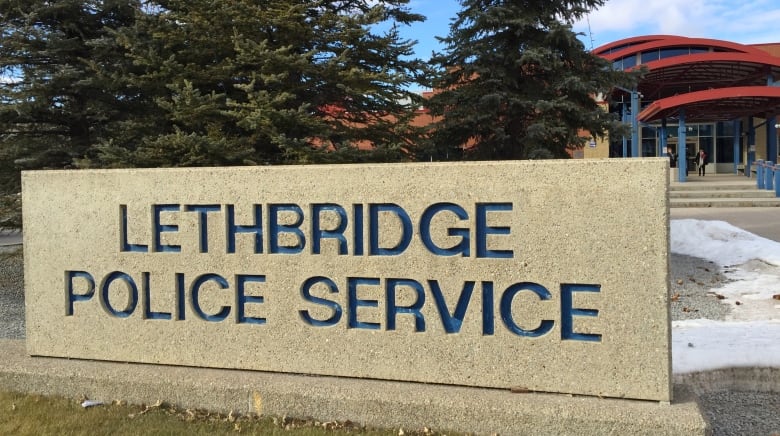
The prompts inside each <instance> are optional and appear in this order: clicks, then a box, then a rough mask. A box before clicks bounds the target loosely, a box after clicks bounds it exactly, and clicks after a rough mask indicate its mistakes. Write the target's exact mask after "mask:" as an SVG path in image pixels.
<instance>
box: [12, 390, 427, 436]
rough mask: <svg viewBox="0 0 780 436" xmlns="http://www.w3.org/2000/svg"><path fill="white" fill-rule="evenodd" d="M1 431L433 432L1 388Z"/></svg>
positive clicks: (94, 435)
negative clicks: (87, 403)
mask: <svg viewBox="0 0 780 436" xmlns="http://www.w3.org/2000/svg"><path fill="white" fill-rule="evenodd" d="M0 434H1V435H20V436H23V435H36V436H37V435H63V436H65V435H89V436H97V435H172V436H173V435H305V436H309V435H311V436H314V435H334V434H359V435H376V436H380V435H383V436H390V435H399V434H417V435H434V434H437V433H434V432H431V431H429V430H428V429H423V430H421V431H416V432H403V431H400V430H398V429H395V430H381V429H372V428H366V427H362V426H360V425H358V424H355V423H351V422H349V421H347V422H326V423H321V422H317V421H314V420H295V419H290V418H286V417H283V418H278V417H277V418H274V417H257V416H233V415H224V414H216V413H208V412H205V411H202V410H182V409H177V408H175V407H173V406H171V405H168V404H164V403H158V404H155V405H152V406H146V405H128V404H122V403H118V402H114V403H113V404H106V405H99V406H94V407H88V408H84V407H82V406H81V401H77V400H73V399H67V398H61V397H44V396H40V395H28V394H21V393H15V392H0Z"/></svg>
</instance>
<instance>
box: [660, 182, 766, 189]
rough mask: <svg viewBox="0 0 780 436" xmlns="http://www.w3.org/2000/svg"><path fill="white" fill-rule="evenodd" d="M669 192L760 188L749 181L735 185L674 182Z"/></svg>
mask: <svg viewBox="0 0 780 436" xmlns="http://www.w3.org/2000/svg"><path fill="white" fill-rule="evenodd" d="M669 190H670V191H757V190H758V188H757V185H756V181H755V180H748V181H745V182H734V183H717V182H712V183H710V182H695V183H679V182H672V183H670V184H669Z"/></svg>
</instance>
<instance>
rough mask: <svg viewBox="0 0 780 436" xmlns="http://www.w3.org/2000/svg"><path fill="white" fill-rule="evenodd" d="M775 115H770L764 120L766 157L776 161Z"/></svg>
mask: <svg viewBox="0 0 780 436" xmlns="http://www.w3.org/2000/svg"><path fill="white" fill-rule="evenodd" d="M775 124H777V117H776V116H774V115H772V116H771V117H769V118H767V120H766V158H767V159H772V160H773V161H777V127H775Z"/></svg>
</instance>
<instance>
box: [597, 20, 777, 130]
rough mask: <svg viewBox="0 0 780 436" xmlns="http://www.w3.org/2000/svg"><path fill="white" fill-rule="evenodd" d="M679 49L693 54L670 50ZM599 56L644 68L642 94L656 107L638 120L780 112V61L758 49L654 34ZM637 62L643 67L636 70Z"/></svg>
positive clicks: (694, 119) (609, 46) (712, 118)
mask: <svg viewBox="0 0 780 436" xmlns="http://www.w3.org/2000/svg"><path fill="white" fill-rule="evenodd" d="M675 48H691V49H693V50H687V51H686V50H681V51H680V52H679V53H676V52H672V53H668V52H667V53H665V52H664V49H675ZM594 53H595V54H598V55H600V56H601V57H603V58H604V59H607V60H611V61H619V60H620V59H630V58H631V57H633V59H632V60H631V62H630V63H628V64H626V63H624V65H631V67H630V68H628V69H638V68H642V69H643V70H644V74H643V75H642V77H641V78H640V80H639V83H638V85H637V91H638V92H639V93H640V94H641V96H642V97H641V98H642V100H643V101H651V102H652V103H651V104H650V105H649V106H647V108H645V110H643V111H642V112H641V113H640V114H639V115H638V117H637V118H638V119H639V120H640V121H643V122H649V121H655V120H659V119H662V118H676V117H678V116H679V114H680V110H681V109H683V108H684V109H685V114H686V119H687V120H689V121H691V122H712V121H726V120H734V119H737V118H740V117H744V116H752V115H758V116H767V114H770V115H774V114H775V113H778V112H780V86H771V85H773V84H780V57H777V56H772V55H771V54H769V53H768V52H767V51H765V50H761V49H759V48H757V47H755V46H749V45H744V44H738V43H735V42H729V41H722V40H717V39H709V38H688V37H684V36H673V35H649V36H637V37H633V38H626V39H622V40H619V41H615V42H612V43H610V44H607V45H604V46H602V47H599V48H597V49H596V50H594ZM664 55H666V56H664ZM662 57H663V58H662ZM643 59H644V63H641V61H642V60H643ZM634 63H636V64H640V65H639V66H633V64H634ZM614 92H615V94H622V93H625V92H626V91H625V90H620V89H616V90H615V91H614ZM623 101H625V97H623Z"/></svg>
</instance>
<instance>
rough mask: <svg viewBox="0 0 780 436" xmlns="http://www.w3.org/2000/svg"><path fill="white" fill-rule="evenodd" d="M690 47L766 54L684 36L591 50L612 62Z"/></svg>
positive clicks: (639, 39) (632, 40)
mask: <svg viewBox="0 0 780 436" xmlns="http://www.w3.org/2000/svg"><path fill="white" fill-rule="evenodd" d="M691 46H696V47H706V48H709V49H712V50H714V51H727V52H738V53H754V54H763V55H766V54H767V53H766V52H764V51H762V50H760V49H758V48H756V47H753V46H749V45H744V44H739V43H736V42H730V41H723V40H720V39H710V38H689V37H685V36H673V35H652V36H643V37H633V38H626V39H621V40H619V41H615V42H613V43H610V44H607V45H604V46H601V47H599V48H597V49H595V50H593V53H594V54H596V55H599V56H601V57H603V58H604V59H608V60H610V61H614V60H616V59H620V58H624V57H626V56H632V55H637V54H639V53H642V52H645V51H648V50H654V49H661V48H674V47H691ZM618 48H619V49H618Z"/></svg>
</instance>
